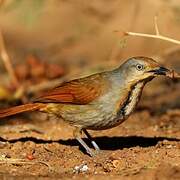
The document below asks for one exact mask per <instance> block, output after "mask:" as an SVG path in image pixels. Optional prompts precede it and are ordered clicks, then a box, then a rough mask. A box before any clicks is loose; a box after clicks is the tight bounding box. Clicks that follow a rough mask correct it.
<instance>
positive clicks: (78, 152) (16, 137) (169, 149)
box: [0, 0, 180, 180]
mask: <svg viewBox="0 0 180 180" xmlns="http://www.w3.org/2000/svg"><path fill="white" fill-rule="evenodd" d="M3 2H4V4H3ZM12 2H13V0H6V1H5V0H4V1H2V2H1V3H0V8H2V11H0V26H1V28H2V32H3V35H4V40H5V45H6V48H7V50H8V53H9V56H10V58H11V59H12V60H13V61H12V62H13V63H12V64H13V67H20V66H19V64H21V65H22V64H23V63H24V64H26V61H25V60H26V57H27V56H29V55H34V54H35V55H37V57H39V58H40V60H42V61H43V62H48V63H57V64H59V65H60V67H62V69H61V70H62V71H61V70H60V69H57V68H56V67H54V66H53V68H51V72H52V71H56V72H55V74H56V73H60V72H61V76H60V79H61V78H62V79H63V78H64V75H65V76H66V75H67V76H68V78H65V79H69V78H70V79H73V78H75V77H80V76H84V75H89V74H92V73H94V72H97V71H102V70H104V69H107V68H112V67H116V66H119V65H120V64H121V62H122V61H124V59H127V58H129V57H131V56H136V55H138V56H139V55H141V56H149V57H153V58H154V59H156V60H157V61H158V62H160V63H162V64H163V65H165V66H167V67H170V68H172V69H174V70H176V71H177V72H180V63H179V62H180V48H179V47H178V46H177V47H176V46H174V45H173V44H171V43H168V42H164V41H160V40H152V39H148V38H137V37H136V38H134V37H128V38H122V37H121V36H120V35H119V34H116V33H114V31H115V30H116V29H117V30H119V29H120V30H122V29H123V30H127V31H135V32H145V33H151V34H153V33H154V28H153V18H154V16H155V15H157V14H158V15H159V19H158V25H159V26H160V32H162V34H164V35H166V34H167V36H168V37H173V38H175V39H180V34H179V28H180V18H179V17H180V8H179V0H173V1H161V0H147V1H144V0H139V1H132V0H114V1H106V0H98V1H86V2H85V1H84V0H77V1H73V0H67V1H64V0H54V1H42V0H41V1H37V0H34V1H25V0H24V1H17V0H14V2H15V3H14V4H13V3H12ZM29 2H31V3H29ZM36 2H40V3H44V4H40V5H39V6H40V8H39V9H38V4H36ZM11 3H12V4H11ZM16 3H17V4H16ZM34 6H35V8H36V9H34ZM36 6H37V7H36ZM32 12H33V13H32ZM23 15H24V16H23ZM0 30H1V29H0ZM0 33H1V32H0ZM0 45H1V44H0ZM0 48H1V47H0ZM0 50H1V49H0ZM32 64H33V63H32V62H31V65H32ZM36 65H38V68H37V67H35V66H36ZM35 66H34V65H33V66H32V67H31V68H32V69H31V70H32V71H31V72H28V73H31V75H32V74H33V75H34V76H39V74H40V75H42V74H43V73H44V74H46V75H47V74H48V73H49V72H48V73H47V72H45V71H44V66H41V64H38V63H37V64H36V63H35ZM46 68H47V66H46ZM24 69H27V67H24V66H21V68H20V69H19V70H18V71H20V72H21V70H24ZM35 69H36V70H35ZM28 70H29V69H28ZM46 70H47V69H46ZM23 73H24V74H26V72H25V71H22V72H21V73H20V74H19V75H20V76H21V79H23V78H22V76H23ZM44 74H43V75H44ZM49 74H50V75H52V74H51V73H49ZM43 75H42V76H43ZM27 76H29V74H28V75H27ZM53 76H54V75H53ZM8 78H9V76H8V75H7V73H6V71H5V68H4V64H3V63H2V61H0V108H3V107H5V106H6V107H7V106H8V107H9V106H12V105H13V104H20V102H10V103H9V102H6V101H3V100H1V95H2V94H3V93H2V92H1V91H2V89H3V88H4V87H7V86H8V87H11V85H12V84H11V83H10V81H9V79H8ZM31 78H32V77H31ZM31 78H30V81H28V82H24V81H23V82H22V84H23V83H24V84H25V86H27V87H28V88H30V87H31V84H33V83H34V82H35V83H37V82H39V81H44V79H43V78H44V77H40V78H39V79H38V80H37V79H33V80H32V79H31ZM46 80H47V79H46ZM52 80H53V78H52V76H51V79H50V81H52ZM179 82H180V81H179V80H176V81H171V80H169V79H167V78H164V77H158V78H157V79H155V80H153V81H152V82H150V83H149V84H147V85H146V87H145V89H144V91H143V96H142V98H141V101H140V103H139V105H138V107H137V109H136V111H135V112H134V113H133V114H132V115H131V116H130V117H129V119H128V120H126V121H125V122H124V123H123V124H121V125H120V126H118V127H115V128H113V129H109V130H105V131H89V132H90V134H91V135H92V136H93V137H94V140H95V141H96V142H97V144H98V145H99V146H100V148H101V152H100V153H99V154H97V156H95V157H93V158H92V157H89V156H88V155H87V154H86V152H85V151H84V149H83V148H82V147H81V146H80V145H79V143H78V142H77V141H76V140H75V139H73V136H72V132H73V127H70V126H69V125H68V124H65V123H64V122H63V121H62V120H60V119H56V118H54V117H48V116H46V115H45V114H42V113H26V114H23V115H18V116H14V117H11V118H8V119H3V120H0V141H1V142H0V179H8V180H9V179H37V178H38V179H91V180H94V179H98V180H101V179H102V180H106V179H107V180H109V179H118V180H121V179H122V180H126V179H127V180H129V179H133V180H136V179H137V180H141V179H142V180H144V179H146V180H171V179H172V180H176V179H177V180H179V179H180V83H179ZM28 88H27V89H28ZM10 89H11V92H12V88H10ZM28 90H29V89H28ZM3 92H4V91H3ZM38 93H39V92H38ZM3 96H5V94H3ZM28 98H30V97H29V96H28ZM8 103H9V104H8ZM85 141H87V143H89V141H88V140H87V139H85ZM89 145H90V144H89Z"/></svg>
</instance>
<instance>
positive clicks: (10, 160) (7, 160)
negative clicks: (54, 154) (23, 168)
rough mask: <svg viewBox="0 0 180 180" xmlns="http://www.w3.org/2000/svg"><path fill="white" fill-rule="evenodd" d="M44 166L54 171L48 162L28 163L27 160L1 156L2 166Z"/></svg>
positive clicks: (0, 162)
mask: <svg viewBox="0 0 180 180" xmlns="http://www.w3.org/2000/svg"><path fill="white" fill-rule="evenodd" d="M37 163H40V164H43V165H45V166H47V167H48V168H49V170H53V168H52V167H51V166H50V165H49V164H48V163H46V162H44V161H27V160H25V159H16V158H7V157H6V156H3V155H1V156H0V164H29V165H34V164H37Z"/></svg>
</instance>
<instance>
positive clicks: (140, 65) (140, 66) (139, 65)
mask: <svg viewBox="0 0 180 180" xmlns="http://www.w3.org/2000/svg"><path fill="white" fill-rule="evenodd" d="M136 69H137V70H138V71H142V70H143V69H144V66H143V65H142V64H137V65H136Z"/></svg>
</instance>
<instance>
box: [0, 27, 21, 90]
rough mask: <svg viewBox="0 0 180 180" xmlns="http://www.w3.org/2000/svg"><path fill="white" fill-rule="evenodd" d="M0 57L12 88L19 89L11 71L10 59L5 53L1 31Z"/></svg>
mask: <svg viewBox="0 0 180 180" xmlns="http://www.w3.org/2000/svg"><path fill="white" fill-rule="evenodd" d="M0 56H1V59H2V61H3V63H4V66H5V68H6V70H7V72H8V74H9V76H10V78H11V81H12V82H13V84H14V86H15V87H16V88H18V87H19V85H20V83H19V82H18V80H17V78H16V75H15V72H14V70H13V67H12V64H11V60H10V57H9V55H8V53H7V51H6V47H5V43H4V38H3V34H2V31H1V30H0Z"/></svg>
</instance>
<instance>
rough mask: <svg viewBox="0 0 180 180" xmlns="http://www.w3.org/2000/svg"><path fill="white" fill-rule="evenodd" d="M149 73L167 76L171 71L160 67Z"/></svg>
mask: <svg viewBox="0 0 180 180" xmlns="http://www.w3.org/2000/svg"><path fill="white" fill-rule="evenodd" d="M148 72H152V73H154V74H155V75H166V73H167V72H169V69H167V68H165V67H160V68H158V69H154V70H150V71H148Z"/></svg>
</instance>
